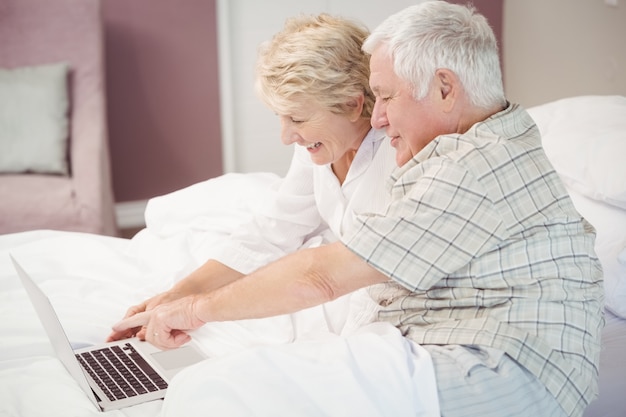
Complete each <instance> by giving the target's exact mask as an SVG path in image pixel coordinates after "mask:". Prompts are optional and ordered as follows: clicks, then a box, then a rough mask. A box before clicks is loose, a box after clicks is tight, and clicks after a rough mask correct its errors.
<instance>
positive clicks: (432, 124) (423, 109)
mask: <svg viewBox="0 0 626 417" xmlns="http://www.w3.org/2000/svg"><path fill="white" fill-rule="evenodd" d="M370 70H371V73H370V87H371V88H372V91H373V92H374V95H375V96H376V104H375V105H374V111H373V112H372V119H371V122H372V126H373V127H375V128H376V129H383V128H384V129H385V130H386V133H387V136H389V138H390V139H391V146H393V147H394V148H395V149H396V164H397V165H398V166H402V165H404V164H405V163H407V162H408V161H409V160H411V159H412V158H413V156H414V155H415V154H417V153H418V152H419V151H420V150H422V149H423V148H424V147H425V146H426V145H427V144H428V143H429V142H430V141H431V140H433V139H434V138H435V137H437V136H439V135H440V134H443V133H447V132H446V131H445V129H444V126H445V123H444V122H445V119H444V118H443V117H444V115H445V114H444V113H443V112H442V111H441V110H440V109H439V107H440V106H439V102H440V100H438V99H437V95H436V94H437V93H438V89H437V88H433V86H431V88H430V91H429V93H428V94H427V95H426V97H424V98H423V99H421V100H419V101H416V100H415V99H414V98H413V91H412V88H411V86H410V84H409V83H407V82H406V81H404V80H402V79H400V78H399V77H398V76H397V75H396V73H395V72H394V70H393V61H392V59H391V56H390V54H389V53H387V49H386V48H385V47H384V45H383V46H382V47H381V46H379V47H378V48H377V49H376V50H375V51H374V53H373V54H372V57H371V59H370Z"/></svg>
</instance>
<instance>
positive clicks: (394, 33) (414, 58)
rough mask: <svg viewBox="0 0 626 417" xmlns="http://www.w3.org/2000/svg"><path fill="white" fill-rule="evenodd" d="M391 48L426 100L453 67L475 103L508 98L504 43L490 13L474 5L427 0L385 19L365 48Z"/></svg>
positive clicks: (397, 66)
mask: <svg viewBox="0 0 626 417" xmlns="http://www.w3.org/2000/svg"><path fill="white" fill-rule="evenodd" d="M379 46H383V47H386V48H387V53H389V54H391V57H392V58H393V67H394V71H395V73H396V75H397V76H398V77H400V78H402V79H403V80H405V81H407V82H409V83H410V84H411V85H412V87H413V95H414V97H415V99H416V100H420V99H422V98H424V97H425V95H426V94H427V93H428V88H429V85H430V82H431V80H432V77H433V76H434V75H435V72H436V70H437V69H440V68H446V69H449V70H451V71H453V72H454V73H455V74H456V75H457V76H458V77H459V79H460V80H461V83H462V84H463V87H464V88H465V91H466V93H467V95H468V97H469V99H470V101H471V103H472V104H473V105H475V106H478V107H481V108H490V107H493V106H494V105H502V104H503V103H504V102H505V101H506V100H505V97H504V88H503V86H502V72H501V69H500V59H499V56H498V45H497V41H496V37H495V35H494V33H493V30H492V29H491V27H490V26H489V24H488V22H487V19H486V18H485V17H484V16H483V15H481V14H479V13H477V12H476V10H475V9H474V7H472V6H461V5H457V4H451V3H448V2H445V1H427V2H424V3H421V4H417V5H415V6H410V7H408V8H406V9H404V10H402V11H400V12H398V13H396V14H393V15H391V16H390V17H388V18H387V19H386V20H385V21H383V22H382V23H381V24H380V25H379V26H378V27H377V28H376V29H375V30H374V31H373V32H372V33H371V35H370V36H369V37H368V38H367V39H366V41H365V42H364V44H363V50H364V51H365V52H367V53H369V54H371V53H373V52H374V50H375V49H377V48H378V47H379Z"/></svg>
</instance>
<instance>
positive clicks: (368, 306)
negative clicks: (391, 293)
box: [0, 174, 438, 417]
mask: <svg viewBox="0 0 626 417" xmlns="http://www.w3.org/2000/svg"><path fill="white" fill-rule="evenodd" d="M277 180H278V179H277V177H275V176H272V175H268V174H246V175H242V174H236V175H235V174H230V175H226V176H223V177H220V178H219V179H214V180H210V181H206V182H204V183H200V184H196V185H194V186H192V187H189V188H187V189H184V190H181V191H178V192H176V193H172V194H171V195H167V196H163V197H159V198H158V199H154V200H153V201H151V202H150V204H149V206H148V209H147V212H146V219H147V224H148V227H147V228H146V229H145V230H143V231H142V232H140V233H139V234H138V235H137V236H136V237H135V238H133V239H132V240H127V239H119V238H111V237H103V236H97V235H89V234H81V233H69V232H55V231H34V232H26V233H17V234H12V235H3V236H0V416H2V417H4V416H20V417H31V416H46V417H56V416H63V417H67V416H97V415H103V414H106V415H112V416H129V417H131V416H135V417H143V416H155V415H160V414H161V413H162V412H163V415H172V416H182V415H185V416H190V415H207V414H210V415H218V416H224V415H229V416H232V415H242V416H243V415H245V416H256V415H258V416H262V415H278V414H276V412H277V411H278V410H290V409H293V410H294V413H292V414H291V415H299V416H301V415H311V416H313V415H314V416H319V415H324V413H327V414H328V415H331V414H332V415H364V416H401V415H418V416H431V415H432V416H434V415H438V401H437V395H436V384H435V380H434V373H433V369H432V363H431V361H430V358H429V356H428V354H427V352H426V351H424V350H423V349H422V348H420V347H418V346H415V345H414V344H412V343H409V342H408V341H407V340H406V339H404V338H402V337H401V336H400V335H399V333H398V331H397V330H396V329H395V328H393V327H391V326H390V325H387V324H384V323H374V324H368V323H369V322H370V321H371V319H372V317H373V314H374V312H375V309H376V306H375V305H374V303H372V302H371V301H370V300H369V298H368V297H366V294H365V292H364V291H359V292H356V293H354V294H352V295H349V296H346V297H343V298H341V299H339V300H336V301H334V302H333V303H330V304H328V305H325V306H320V307H316V308H313V309H309V310H305V311H303V312H300V313H296V314H294V315H289V316H280V317H276V318H271V319H263V320H249V321H241V322H235V323H218V324H211V325H207V326H205V327H203V328H202V329H200V330H198V331H196V332H195V333H194V338H195V339H196V340H198V341H199V342H200V343H201V345H202V346H204V349H205V350H206V351H207V353H209V354H210V355H211V356H212V357H213V358H212V359H209V360H208V361H205V362H202V363H200V364H197V365H195V366H194V367H192V368H190V369H189V370H186V371H184V372H183V373H181V374H179V375H178V376H177V377H176V378H175V379H174V381H173V382H172V384H171V391H170V392H169V393H168V396H167V398H166V401H165V402H163V401H155V402H150V403H145V404H142V405H139V406H135V407H131V408H127V409H124V410H119V411H112V412H109V413H101V412H99V411H97V410H96V409H95V408H94V406H93V405H92V403H91V402H90V401H89V400H88V398H87V397H86V396H85V395H84V394H83V392H82V391H80V388H79V387H78V385H77V384H76V383H75V382H74V380H73V379H72V378H71V377H70V375H69V374H68V373H67V372H66V371H65V369H64V368H63V366H62V365H61V363H60V362H59V361H58V360H57V359H56V358H55V356H54V354H53V351H52V348H51V346H50V343H49V342H48V339H47V337H46V335H45V333H44V330H43V328H42V327H41V325H40V323H39V321H38V319H37V317H36V314H35V311H34V309H33V308H32V306H31V305H30V302H29V300H28V298H27V295H26V293H25V291H24V289H23V288H22V287H21V284H20V282H19V279H18V278H17V275H16V273H15V271H14V270H13V266H12V264H11V262H10V260H9V257H8V255H9V253H11V254H12V255H13V256H14V257H15V258H16V259H17V260H18V261H19V262H20V263H21V264H22V266H23V267H24V269H26V271H27V272H29V273H30V274H31V276H32V277H33V278H34V279H35V280H36V281H37V282H38V283H39V284H40V286H41V287H42V289H43V290H44V291H45V292H46V293H47V295H48V297H49V298H50V300H51V302H52V304H53V305H54V306H55V308H56V310H57V314H58V315H59V319H60V320H61V322H62V323H63V325H64V327H65V330H66V332H67V336H68V338H69V339H70V341H71V342H72V343H73V344H75V345H77V346H79V345H85V344H94V343H100V342H101V341H103V340H104V338H105V337H106V335H107V334H108V333H109V331H110V326H111V325H112V324H113V323H114V322H115V321H117V320H118V319H119V318H121V317H122V316H123V315H124V312H125V310H126V308H128V307H129V306H130V305H132V304H135V303H137V302H139V301H141V300H143V299H145V298H146V297H148V296H151V295H153V294H155V293H157V292H160V291H163V290H165V289H167V288H169V287H170V286H171V285H172V283H173V282H174V281H175V280H177V279H180V278H181V277H183V276H185V275H186V274H187V273H188V272H189V271H191V270H192V269H194V268H195V267H197V266H198V265H199V264H200V262H202V260H203V259H204V258H205V257H206V256H207V255H208V254H210V251H211V247H213V246H214V245H215V244H216V243H218V242H219V241H220V239H223V238H224V236H226V235H227V234H228V231H229V230H231V228H232V227H233V226H234V225H235V224H238V222H240V221H242V220H243V219H245V218H247V216H249V215H250V207H254V206H255V204H256V203H259V202H261V200H262V199H263V196H264V195H266V194H267V193H263V187H269V186H271V184H273V183H274V182H275V181H277ZM242 195H247V197H248V198H247V199H246V201H243V200H242V199H241V198H240V196H242ZM250 196H253V197H252V199H250ZM292 342H293V343H292ZM316 376H317V378H316ZM218 394H219V395H218ZM164 404H165V405H166V406H165V407H163V405H164ZM255 405H256V406H255ZM307 413H308V414H307ZM279 414H281V413H279ZM282 414H287V413H282Z"/></svg>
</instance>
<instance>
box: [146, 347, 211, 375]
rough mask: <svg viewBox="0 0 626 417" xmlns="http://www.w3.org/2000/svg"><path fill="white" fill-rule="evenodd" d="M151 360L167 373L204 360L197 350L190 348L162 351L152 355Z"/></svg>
mask: <svg viewBox="0 0 626 417" xmlns="http://www.w3.org/2000/svg"><path fill="white" fill-rule="evenodd" d="M151 355H152V358H153V359H154V360H155V361H156V362H157V363H158V364H159V365H161V366H162V367H163V369H165V370H167V371H171V370H173V369H177V368H183V367H185V366H189V365H193V364H194V363H196V362H200V361H201V360H203V359H206V358H205V357H204V356H203V355H202V354H201V353H200V352H198V350H196V349H194V348H193V347H191V346H182V347H180V348H178V349H172V350H164V351H161V352H155V353H152V354H151Z"/></svg>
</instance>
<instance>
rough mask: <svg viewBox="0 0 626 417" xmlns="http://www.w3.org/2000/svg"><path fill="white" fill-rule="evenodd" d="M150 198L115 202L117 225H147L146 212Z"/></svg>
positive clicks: (122, 226)
mask: <svg viewBox="0 0 626 417" xmlns="http://www.w3.org/2000/svg"><path fill="white" fill-rule="evenodd" d="M147 205H148V200H138V201H124V202H121V203H116V204H115V217H116V219H117V227H118V228H120V229H127V228H132V227H145V225H146V221H145V217H144V213H145V212H146V206H147Z"/></svg>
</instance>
